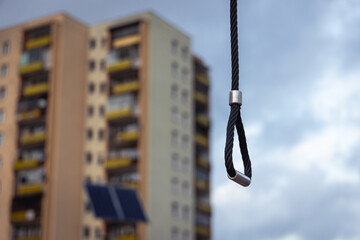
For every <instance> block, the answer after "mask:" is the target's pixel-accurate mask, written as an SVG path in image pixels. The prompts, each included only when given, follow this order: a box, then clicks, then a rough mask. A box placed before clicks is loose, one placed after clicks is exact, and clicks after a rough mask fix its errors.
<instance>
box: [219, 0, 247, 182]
mask: <svg viewBox="0 0 360 240" xmlns="http://www.w3.org/2000/svg"><path fill="white" fill-rule="evenodd" d="M230 31H231V68H232V87H231V89H232V90H239V52H238V51H239V49H238V26H237V0H230ZM235 126H236V131H237V134H238V138H239V145H240V151H241V156H242V160H243V163H244V170H245V171H244V174H245V175H246V176H247V177H249V178H250V179H251V176H252V170H251V161H250V157H249V153H248V149H247V143H246V136H245V130H244V125H243V123H242V119H241V113H240V105H239V104H232V105H231V111H230V116H229V121H228V125H227V131H226V144H225V167H226V171H227V173H228V175H229V176H230V177H234V176H235V175H236V170H235V168H234V164H233V159H232V152H233V145H234V128H235Z"/></svg>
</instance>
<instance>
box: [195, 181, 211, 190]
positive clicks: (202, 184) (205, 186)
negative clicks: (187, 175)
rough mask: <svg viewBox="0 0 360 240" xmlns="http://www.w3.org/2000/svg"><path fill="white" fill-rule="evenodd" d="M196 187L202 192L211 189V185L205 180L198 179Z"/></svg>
mask: <svg viewBox="0 0 360 240" xmlns="http://www.w3.org/2000/svg"><path fill="white" fill-rule="evenodd" d="M195 186H196V188H198V189H200V190H208V189H209V184H208V183H207V182H206V181H204V180H199V179H196V181H195Z"/></svg>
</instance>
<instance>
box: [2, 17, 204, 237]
mask: <svg viewBox="0 0 360 240" xmlns="http://www.w3.org/2000/svg"><path fill="white" fill-rule="evenodd" d="M0 44H1V53H0V67H1V75H0V79H1V80H0V81H1V82H0V121H2V124H1V126H0V156H1V158H0V223H1V224H0V239H4V240H7V239H14V240H40V239H42V240H52V239H58V240H60V239H61V240H63V239H67V240H76V239H111V240H113V239H114V240H115V239H116V240H120V239H121V240H130V239H140V240H142V239H154V240H162V239H164V240H168V239H171V240H188V239H189V240H190V239H198V240H203V239H211V224H210V219H211V205H210V200H209V198H210V197H209V189H210V187H209V172H210V164H209V125H210V124H209V97H208V95H209V73H208V72H209V70H208V68H207V67H206V66H205V64H204V63H203V62H202V60H201V59H199V58H197V57H194V56H193V55H192V53H191V45H190V38H189V37H188V36H187V35H186V34H184V33H182V32H181V31H179V30H177V29H176V28H174V27H173V26H171V25H169V24H168V23H166V22H165V21H163V20H162V19H160V18H159V17H157V16H155V15H154V14H152V13H143V14H139V15H136V16H132V17H128V18H126V19H120V20H115V21H110V22H106V23H102V24H98V25H94V26H90V27H89V26H86V25H85V24H83V23H81V22H79V21H77V20H75V19H73V18H72V17H70V16H68V15H67V14H62V13H61V14H56V15H53V16H49V17H46V18H42V19H39V20H34V21H31V22H29V23H26V24H21V25H18V26H14V27H11V28H7V29H3V30H0ZM105 182H106V183H109V184H115V185H118V186H121V187H126V188H134V189H136V190H137V192H138V195H139V197H140V199H141V201H142V202H143V205H144V208H145V211H146V213H147V216H148V218H149V223H148V224H136V226H135V225H134V224H131V223H129V224H127V223H121V224H119V223H117V222H111V221H106V220H101V219H96V218H95V217H94V215H93V214H92V210H91V209H92V207H91V203H90V201H89V199H88V197H87V195H86V193H85V190H84V187H83V185H84V183H105Z"/></svg>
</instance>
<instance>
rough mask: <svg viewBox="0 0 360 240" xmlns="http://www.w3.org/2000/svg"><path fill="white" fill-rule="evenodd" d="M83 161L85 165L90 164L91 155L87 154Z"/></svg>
mask: <svg viewBox="0 0 360 240" xmlns="http://www.w3.org/2000/svg"><path fill="white" fill-rule="evenodd" d="M85 161H86V163H87V164H90V163H91V161H92V155H91V153H89V152H87V153H86V155H85Z"/></svg>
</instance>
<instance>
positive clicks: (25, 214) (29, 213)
mask: <svg viewBox="0 0 360 240" xmlns="http://www.w3.org/2000/svg"><path fill="white" fill-rule="evenodd" d="M34 220H35V211H34V210H26V211H18V212H13V213H12V214H11V221H12V222H31V221H34Z"/></svg>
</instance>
